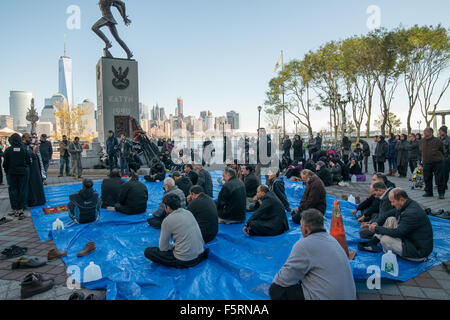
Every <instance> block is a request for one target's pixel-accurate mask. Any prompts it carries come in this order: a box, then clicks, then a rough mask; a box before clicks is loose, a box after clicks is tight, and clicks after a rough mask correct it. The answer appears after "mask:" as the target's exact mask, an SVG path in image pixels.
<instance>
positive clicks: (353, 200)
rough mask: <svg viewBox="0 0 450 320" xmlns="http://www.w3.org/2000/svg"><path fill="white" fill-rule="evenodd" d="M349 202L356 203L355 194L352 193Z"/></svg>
mask: <svg viewBox="0 0 450 320" xmlns="http://www.w3.org/2000/svg"><path fill="white" fill-rule="evenodd" d="M348 202H350V203H353V204H356V199H355V197H354V196H353V195H350V197H348Z"/></svg>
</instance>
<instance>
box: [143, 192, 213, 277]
mask: <svg viewBox="0 0 450 320" xmlns="http://www.w3.org/2000/svg"><path fill="white" fill-rule="evenodd" d="M162 203H163V205H164V211H165V212H167V217H166V219H164V221H163V222H162V225H161V236H160V238H159V248H156V247H154V248H147V249H146V250H145V257H146V258H147V259H150V260H151V261H153V262H155V263H158V264H162V265H165V266H167V267H172V268H177V269H184V268H190V267H194V266H196V265H198V264H199V263H200V262H202V261H203V260H205V259H206V258H207V257H208V252H209V249H206V250H204V242H203V237H202V233H201V231H200V227H199V226H198V223H197V221H196V220H195V218H194V216H193V215H192V213H191V212H189V211H187V210H186V209H184V208H183V206H182V204H181V202H180V198H179V197H178V196H177V195H176V194H173V193H172V194H166V195H165V196H164V197H163V200H162ZM171 239H172V243H171V242H170V240H171Z"/></svg>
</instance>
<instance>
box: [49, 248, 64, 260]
mask: <svg viewBox="0 0 450 320" xmlns="http://www.w3.org/2000/svg"><path fill="white" fill-rule="evenodd" d="M66 255H67V251H63V252H59V251H58V250H56V249H52V250H50V251H49V252H48V253H47V260H48V261H53V260H57V259H61V258H62V257H65V256H66Z"/></svg>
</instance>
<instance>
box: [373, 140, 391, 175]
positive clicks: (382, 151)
mask: <svg viewBox="0 0 450 320" xmlns="http://www.w3.org/2000/svg"><path fill="white" fill-rule="evenodd" d="M388 149H389V146H388V144H387V142H386V141H385V140H384V137H383V136H379V137H378V143H377V149H376V151H375V158H376V160H377V169H378V172H381V173H384V163H385V162H386V155H387V153H388Z"/></svg>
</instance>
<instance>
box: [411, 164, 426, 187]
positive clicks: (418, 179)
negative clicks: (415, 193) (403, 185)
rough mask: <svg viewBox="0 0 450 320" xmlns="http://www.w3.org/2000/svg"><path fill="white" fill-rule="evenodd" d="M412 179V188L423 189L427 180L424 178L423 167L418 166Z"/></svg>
mask: <svg viewBox="0 0 450 320" xmlns="http://www.w3.org/2000/svg"><path fill="white" fill-rule="evenodd" d="M410 181H411V190H414V189H422V188H423V187H424V186H425V180H424V178H423V169H422V168H416V170H414V173H413V176H412V179H410Z"/></svg>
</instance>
